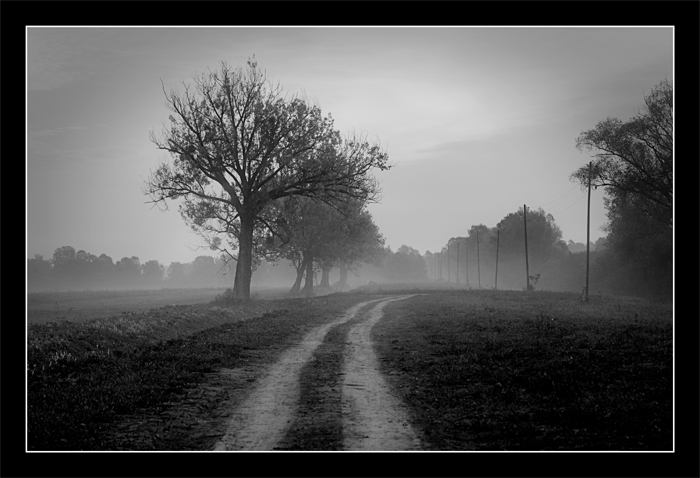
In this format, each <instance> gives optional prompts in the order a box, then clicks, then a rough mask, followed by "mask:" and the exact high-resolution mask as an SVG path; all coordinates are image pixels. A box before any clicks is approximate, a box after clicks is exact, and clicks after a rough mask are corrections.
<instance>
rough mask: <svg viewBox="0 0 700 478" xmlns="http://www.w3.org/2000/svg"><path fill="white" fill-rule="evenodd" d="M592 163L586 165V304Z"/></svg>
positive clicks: (589, 250) (589, 247)
mask: <svg viewBox="0 0 700 478" xmlns="http://www.w3.org/2000/svg"><path fill="white" fill-rule="evenodd" d="M592 168H593V161H591V162H590V163H588V223H587V224H586V293H585V297H584V301H586V302H588V260H589V256H590V253H591V172H592Z"/></svg>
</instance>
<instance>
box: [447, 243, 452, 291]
mask: <svg viewBox="0 0 700 478" xmlns="http://www.w3.org/2000/svg"><path fill="white" fill-rule="evenodd" d="M447 282H451V281H450V241H449V240H448V241H447Z"/></svg>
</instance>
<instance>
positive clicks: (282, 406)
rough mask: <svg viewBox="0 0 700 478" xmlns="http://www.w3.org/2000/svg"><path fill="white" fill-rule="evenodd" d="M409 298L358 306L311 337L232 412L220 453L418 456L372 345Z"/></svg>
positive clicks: (292, 350) (218, 446) (289, 352)
mask: <svg viewBox="0 0 700 478" xmlns="http://www.w3.org/2000/svg"><path fill="white" fill-rule="evenodd" d="M409 297H411V296H402V297H395V298H382V299H375V300H371V301H367V302H363V303H360V304H357V305H355V306H354V307H351V308H350V309H348V310H347V311H346V312H345V313H344V314H342V315H341V316H339V317H337V318H336V319H335V320H333V321H332V322H330V323H328V324H325V325H323V326H321V327H316V328H315V329H313V330H311V331H310V332H309V333H308V334H307V335H306V336H305V337H304V339H303V340H302V341H301V342H300V343H299V344H298V345H296V346H294V347H292V348H290V349H289V350H287V351H286V352H285V353H284V354H283V355H282V357H281V358H280V359H279V360H278V362H277V363H275V364H274V365H273V366H272V367H271V368H270V370H269V371H268V373H267V374H266V375H265V376H264V377H263V378H262V379H261V380H260V381H259V383H257V384H256V385H255V386H254V388H253V390H252V391H251V392H250V394H249V396H248V397H247V399H245V400H244V402H243V403H242V404H241V405H239V406H238V407H236V409H235V410H233V411H232V412H231V415H230V416H231V419H230V421H229V423H228V426H227V431H226V434H225V435H224V436H223V438H222V439H221V440H220V441H219V442H217V443H216V445H215V446H214V450H215V451H245V450H319V451H320V450H419V449H420V447H421V443H420V440H419V439H418V437H417V435H416V433H415V432H414V431H413V430H412V428H411V426H410V424H409V423H408V420H407V418H406V413H405V412H404V408H403V405H402V403H401V401H400V400H399V399H397V398H395V397H394V396H393V395H392V393H391V390H390V388H389V387H388V385H387V384H386V382H385V381H384V379H383V378H382V376H381V373H380V371H379V365H378V361H377V358H376V356H375V354H374V351H373V347H372V343H371V341H370V331H371V329H372V327H373V326H374V324H375V323H376V322H377V321H378V320H379V319H380V318H381V317H382V309H383V307H384V306H385V305H386V304H388V303H389V302H393V301H396V300H402V299H407V298H409ZM375 303H376V304H375ZM373 304H374V305H373Z"/></svg>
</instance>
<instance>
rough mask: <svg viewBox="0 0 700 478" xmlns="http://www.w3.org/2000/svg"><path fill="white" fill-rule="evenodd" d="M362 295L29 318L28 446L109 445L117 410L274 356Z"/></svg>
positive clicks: (156, 401)
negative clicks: (80, 318) (79, 318)
mask: <svg viewBox="0 0 700 478" xmlns="http://www.w3.org/2000/svg"><path fill="white" fill-rule="evenodd" d="M361 300H364V298H363V297H362V296H350V295H346V296H340V297H336V298H334V299H330V300H329V299H326V298H324V297H319V298H316V299H293V300H292V299H290V300H274V301H253V302H250V303H247V304H237V305H235V306H230V307H221V306H219V305H214V304H201V305H189V306H167V307H161V308H157V309H152V310H150V311H147V312H143V313H140V314H123V315H121V316H116V317H112V318H104V319H95V320H92V321H86V322H70V321H60V322H50V323H47V324H37V325H29V327H28V343H27V369H28V370H27V375H28V390H27V392H28V399H27V421H28V430H27V435H28V449H29V450H103V449H109V444H105V443H103V440H104V437H105V436H107V435H108V433H106V432H107V431H108V429H109V428H110V427H111V426H112V424H113V423H114V422H115V421H116V420H118V419H119V416H120V415H126V414H130V413H135V412H138V410H149V409H159V408H160V407H162V406H163V405H164V404H166V403H168V402H169V401H171V400H176V399H177V396H179V394H181V393H182V392H183V390H186V389H188V388H191V387H194V386H196V384H197V383H199V382H201V381H202V380H203V379H204V376H205V374H207V373H210V372H212V371H216V370H218V369H221V368H235V367H239V366H241V364H244V363H248V362H249V361H254V360H257V359H258V358H259V356H262V357H263V360H266V361H268V362H270V363H271V361H273V360H274V359H275V357H276V356H277V355H279V354H280V353H281V352H282V351H283V350H284V349H285V348H286V347H287V346H289V345H291V343H293V342H294V341H295V340H300V339H301V337H302V336H303V333H304V332H305V331H306V330H308V329H309V328H310V327H312V326H315V325H319V324H321V323H323V322H324V321H326V320H328V318H329V317H333V316H335V315H337V314H340V313H342V312H343V311H344V310H346V309H347V308H348V307H351V306H352V305H354V304H355V303H357V302H360V301H361ZM260 351H263V352H264V353H263V354H259V353H258V352H260Z"/></svg>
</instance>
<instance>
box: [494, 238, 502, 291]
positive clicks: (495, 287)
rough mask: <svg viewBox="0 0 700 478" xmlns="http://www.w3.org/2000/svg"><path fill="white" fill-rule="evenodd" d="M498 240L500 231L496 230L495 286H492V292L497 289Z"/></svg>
mask: <svg viewBox="0 0 700 478" xmlns="http://www.w3.org/2000/svg"><path fill="white" fill-rule="evenodd" d="M500 239H501V230H500V229H496V285H495V286H494V290H496V289H498V243H499V240H500Z"/></svg>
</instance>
